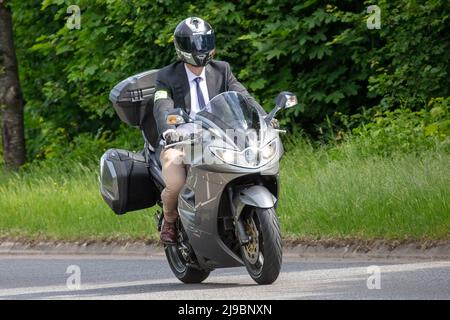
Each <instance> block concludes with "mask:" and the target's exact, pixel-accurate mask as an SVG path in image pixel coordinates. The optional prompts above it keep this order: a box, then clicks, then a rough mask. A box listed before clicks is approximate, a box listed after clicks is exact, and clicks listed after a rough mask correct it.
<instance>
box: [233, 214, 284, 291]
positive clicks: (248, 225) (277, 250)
mask: <svg viewBox="0 0 450 320" xmlns="http://www.w3.org/2000/svg"><path fill="white" fill-rule="evenodd" d="M243 219H244V226H245V229H246V232H247V234H248V235H249V236H250V237H251V240H250V242H249V244H247V245H245V246H242V247H241V255H242V260H243V261H244V264H245V267H246V268H247V271H248V273H249V275H250V276H251V277H252V279H253V280H254V281H255V282H256V283H258V284H261V285H264V284H271V283H273V282H274V281H275V280H276V279H277V278H278V275H279V274H280V270H281V263H282V254H283V250H282V243H281V232H280V226H279V223H278V219H277V216H276V212H275V209H274V208H270V209H260V208H251V210H250V211H249V212H248V214H247V215H246V216H244V217H243Z"/></svg>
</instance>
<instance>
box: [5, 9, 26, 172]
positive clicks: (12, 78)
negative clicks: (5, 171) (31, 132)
mask: <svg viewBox="0 0 450 320" xmlns="http://www.w3.org/2000/svg"><path fill="white" fill-rule="evenodd" d="M23 109H24V102H23V96H22V91H21V88H20V81H19V73H18V67H17V57H16V52H15V49H14V42H13V30H12V18H11V12H10V10H9V9H8V8H7V7H6V4H5V1H4V0H0V114H1V119H2V126H1V128H2V142H3V159H4V161H5V165H6V167H7V168H10V169H17V168H19V167H20V166H21V165H22V164H24V163H25V134H24V123H23Z"/></svg>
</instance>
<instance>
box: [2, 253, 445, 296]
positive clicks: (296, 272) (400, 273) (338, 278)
mask: <svg viewBox="0 0 450 320" xmlns="http://www.w3.org/2000/svg"><path fill="white" fill-rule="evenodd" d="M0 299H450V261H376V260H371V261H355V260H348V259H344V260H324V259H321V260H312V259H308V260H305V259H301V258H298V257H295V256H288V257H285V258H284V261H283V269H282V273H281V275H280V277H279V278H278V280H277V281H276V282H275V283H274V284H273V285H269V286H258V285H256V284H255V283H254V282H253V280H252V279H251V278H250V277H249V276H248V275H247V273H246V270H245V268H233V269H221V270H215V271H213V272H212V273H211V275H210V276H209V278H208V279H207V280H206V281H205V282H204V283H203V284H193V285H186V284H182V283H180V282H179V281H178V280H177V279H176V278H174V276H173V275H172V273H171V271H170V269H169V266H168V264H167V262H166V260H165V257H164V256H162V255H155V256H151V257H127V256H117V257H110V256H107V257H105V256H60V255H57V256H33V255H30V256H0Z"/></svg>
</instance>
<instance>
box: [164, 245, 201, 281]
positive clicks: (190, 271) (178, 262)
mask: <svg viewBox="0 0 450 320" xmlns="http://www.w3.org/2000/svg"><path fill="white" fill-rule="evenodd" d="M164 251H165V253H166V257H167V261H168V262H169V266H170V269H172V272H173V274H174V275H175V276H176V277H177V278H178V279H179V280H180V281H181V282H184V283H200V282H202V281H203V280H205V279H206V278H208V276H209V271H207V270H200V269H197V268H194V267H191V266H189V265H188V262H187V261H186V260H185V259H184V257H183V255H182V254H181V251H180V249H179V248H178V244H176V245H164Z"/></svg>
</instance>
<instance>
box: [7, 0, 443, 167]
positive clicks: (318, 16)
mask: <svg viewBox="0 0 450 320" xmlns="http://www.w3.org/2000/svg"><path fill="white" fill-rule="evenodd" d="M10 3H11V7H12V10H13V18H14V27H15V30H14V31H15V36H16V46H17V53H18V58H19V64H20V74H21V80H22V86H23V91H24V95H25V98H26V101H27V104H26V119H27V123H26V124H27V126H26V127H27V137H28V144H29V145H28V150H29V153H30V154H29V158H30V159H43V158H56V157H67V156H68V155H69V154H70V153H71V152H72V150H77V151H76V152H78V153H80V154H79V155H78V156H79V157H81V158H86V157H85V156H84V155H81V154H82V153H83V152H88V150H93V149H95V148H94V147H93V146H92V145H91V146H90V147H89V146H87V147H86V150H85V151H78V149H79V148H83V146H82V143H87V144H88V145H89V144H90V143H98V150H100V149H102V148H103V147H105V146H106V145H107V144H108V146H112V145H111V144H112V141H113V139H117V137H118V134H119V133H123V132H124V131H123V128H122V127H121V124H120V121H119V119H118V117H117V116H116V115H115V114H114V110H113V108H112V106H111V104H110V103H109V101H108V94H109V91H110V89H111V88H112V87H113V86H114V85H115V84H116V83H117V82H119V81H120V80H122V79H124V78H125V77H127V76H130V75H132V74H135V73H137V72H140V71H143V70H148V69H152V68H160V67H162V66H164V65H166V64H168V63H170V62H173V61H175V59H176V57H175V52H174V48H173V45H172V33H173V30H174V28H175V26H176V25H177V23H178V22H179V21H181V20H182V19H184V18H186V17H188V16H192V15H197V16H200V17H203V18H205V19H206V20H207V21H209V22H210V23H211V24H212V25H213V27H214V29H215V31H216V35H217V58H218V59H222V60H227V61H229V62H230V63H231V65H232V66H233V71H234V73H235V74H236V75H237V77H238V78H239V79H240V80H241V81H242V82H243V83H244V85H246V86H247V87H248V88H249V90H250V91H251V93H252V94H254V95H255V96H256V97H257V99H258V100H259V101H260V102H261V103H262V104H263V105H264V106H265V108H266V109H267V110H270V109H271V108H272V106H273V98H274V97H275V96H276V94H277V93H278V92H279V91H282V90H290V91H293V92H295V93H296V94H297V95H298V97H299V102H300V103H299V106H298V107H296V108H293V109H289V110H287V112H285V113H282V114H281V113H280V122H281V125H282V126H287V127H289V128H290V129H291V130H292V131H295V132H297V131H300V130H302V131H304V132H306V133H308V134H309V135H312V136H313V137H322V138H324V137H325V138H326V137H329V136H335V135H336V133H335V132H336V129H339V128H338V127H337V126H339V125H340V118H339V117H335V116H334V114H336V112H337V113H340V114H344V115H354V114H363V113H364V112H365V111H364V110H366V111H370V110H371V109H372V108H374V107H375V108H376V110H381V111H380V112H382V113H383V112H388V111H387V110H391V111H392V110H395V109H397V108H399V107H402V108H409V109H411V110H413V111H418V110H420V109H422V108H424V107H425V106H426V105H427V104H428V103H430V101H434V100H433V99H434V98H436V97H444V98H445V97H449V96H450V70H449V68H450V65H449V63H448V61H449V60H450V36H449V33H448V21H449V14H450V2H448V1H446V0H428V1H425V0H421V1H409V0H400V1H387V0H380V1H378V3H377V5H378V6H379V7H380V8H381V29H380V30H377V29H374V30H369V29H367V26H366V20H367V18H368V16H369V14H368V13H366V8H367V7H368V6H369V5H371V4H373V3H372V2H371V1H364V2H362V1H349V0H345V1H322V0H308V1H302V2H294V3H293V2H292V1H288V0H279V1H271V0H268V1H263V0H260V1H251V0H243V1H239V2H226V1H221V0H208V1H204V2H202V3H201V4H200V3H199V4H196V3H189V2H180V1H175V0H165V1H138V0H43V1H40V3H41V6H40V7H39V6H36V3H33V2H32V1H21V0H11V1H10ZM73 4H76V5H79V6H80V8H81V29H79V30H78V29H73V30H69V29H68V28H67V27H66V20H67V19H68V17H69V14H67V11H66V10H67V7H68V6H69V5H73ZM353 120H355V121H356V118H353ZM404 120H405V121H408V119H406V118H405V119H404ZM443 121H444V120H443ZM359 125H360V123H359V122H355V123H354V124H353V125H352V127H357V126H359ZM299 128H301V129H299ZM131 130H134V129H131ZM433 130H436V129H435V127H430V128H429V129H428V131H429V132H431V131H433ZM78 135H81V137H80V138H76V137H77V136H78ZM91 138H93V139H95V140H96V141H94V142H92V141H91V142H89V141H88V140H90V139H91ZM134 138H136V139H139V140H140V138H139V133H133V139H134ZM116 142H124V141H116ZM130 143H131V144H134V145H136V144H138V143H139V142H134V141H133V142H130ZM117 147H122V146H121V145H117ZM73 148H74V149H73ZM58 149H65V150H58Z"/></svg>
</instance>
